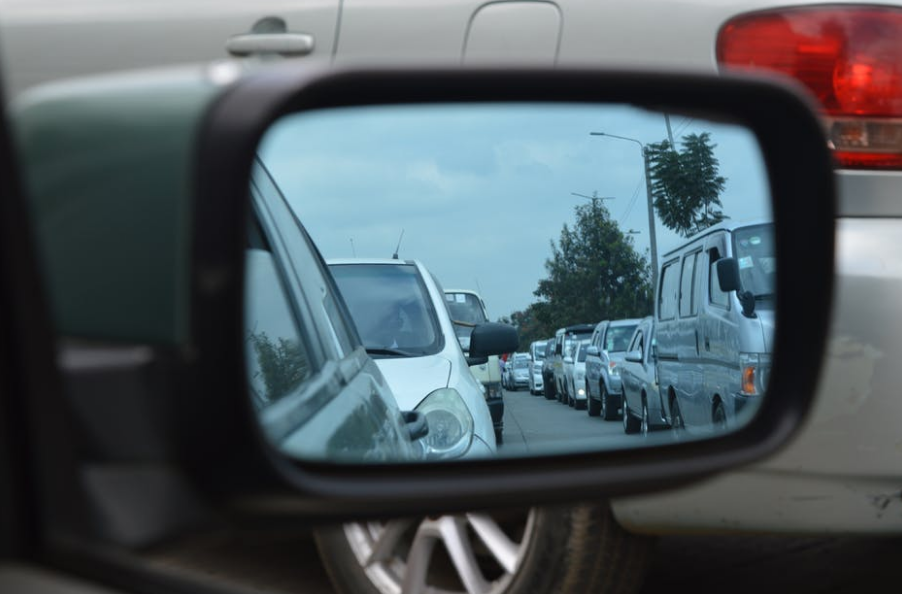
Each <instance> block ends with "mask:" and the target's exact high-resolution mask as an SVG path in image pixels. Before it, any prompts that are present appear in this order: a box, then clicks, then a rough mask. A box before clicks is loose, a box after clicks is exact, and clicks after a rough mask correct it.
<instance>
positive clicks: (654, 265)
mask: <svg viewBox="0 0 902 594" xmlns="http://www.w3.org/2000/svg"><path fill="white" fill-rule="evenodd" d="M641 146H642V160H643V161H644V162H645V198H646V201H647V202H648V241H649V243H650V244H651V286H652V291H657V290H658V246H657V241H656V239H655V236H656V233H655V206H654V204H652V200H651V175H650V172H649V165H648V149H647V148H645V145H644V144H643V145H641Z"/></svg>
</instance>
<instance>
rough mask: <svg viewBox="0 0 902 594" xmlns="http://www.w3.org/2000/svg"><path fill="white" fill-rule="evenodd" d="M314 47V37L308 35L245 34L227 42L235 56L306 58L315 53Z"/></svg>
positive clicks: (227, 46)
mask: <svg viewBox="0 0 902 594" xmlns="http://www.w3.org/2000/svg"><path fill="white" fill-rule="evenodd" d="M313 47H314V43H313V35H310V34H308V33H243V34H241V35H233V36H231V37H229V39H228V41H226V50H228V52H229V53H230V54H232V55H233V56H252V55H255V54H279V55H281V56H306V55H307V54H310V53H312V52H313Z"/></svg>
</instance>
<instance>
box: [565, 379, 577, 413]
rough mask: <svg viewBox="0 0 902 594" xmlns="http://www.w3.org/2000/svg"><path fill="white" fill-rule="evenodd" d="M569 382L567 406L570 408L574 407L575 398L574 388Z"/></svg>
mask: <svg viewBox="0 0 902 594" xmlns="http://www.w3.org/2000/svg"><path fill="white" fill-rule="evenodd" d="M573 388H574V387H573V386H571V385H570V384H567V406H569V407H570V408H576V398H574V397H573V392H575V391H576V390H575V389H573Z"/></svg>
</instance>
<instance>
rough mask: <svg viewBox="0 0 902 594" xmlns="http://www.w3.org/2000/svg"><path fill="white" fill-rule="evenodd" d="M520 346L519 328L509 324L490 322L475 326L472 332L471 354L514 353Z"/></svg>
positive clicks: (484, 355) (476, 355)
mask: <svg viewBox="0 0 902 594" xmlns="http://www.w3.org/2000/svg"><path fill="white" fill-rule="evenodd" d="M519 347H520V338H519V336H518V335H517V329H516V328H514V327H513V326H508V325H507V324H498V323H494V322H489V323H487V324H480V325H479V326H476V327H475V328H473V332H472V333H471V334H470V356H471V357H490V356H492V355H503V354H504V353H513V352H514V351H516V350H517V349H518V348H519Z"/></svg>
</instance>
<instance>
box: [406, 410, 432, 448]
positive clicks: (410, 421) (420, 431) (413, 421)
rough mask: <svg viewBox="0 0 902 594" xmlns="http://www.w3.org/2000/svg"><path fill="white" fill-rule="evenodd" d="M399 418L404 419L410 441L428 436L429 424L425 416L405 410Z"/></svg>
mask: <svg viewBox="0 0 902 594" xmlns="http://www.w3.org/2000/svg"><path fill="white" fill-rule="evenodd" d="M401 416H403V417H404V423H406V424H407V433H408V434H409V435H410V441H416V440H417V439H420V438H421V437H426V436H427V435H429V423H428V421H426V415H424V414H423V413H421V412H418V411H415V410H405V411H404V412H402V413H401Z"/></svg>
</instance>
